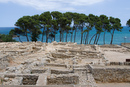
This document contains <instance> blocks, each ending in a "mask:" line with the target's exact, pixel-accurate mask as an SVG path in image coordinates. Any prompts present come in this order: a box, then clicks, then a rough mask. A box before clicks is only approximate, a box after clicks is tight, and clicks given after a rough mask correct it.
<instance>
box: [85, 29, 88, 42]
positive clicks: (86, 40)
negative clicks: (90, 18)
mask: <svg viewBox="0 0 130 87" xmlns="http://www.w3.org/2000/svg"><path fill="white" fill-rule="evenodd" d="M88 36H89V31H88V32H87V35H86V39H85V44H88Z"/></svg>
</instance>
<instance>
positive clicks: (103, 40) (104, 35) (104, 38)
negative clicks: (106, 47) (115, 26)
mask: <svg viewBox="0 0 130 87" xmlns="http://www.w3.org/2000/svg"><path fill="white" fill-rule="evenodd" d="M105 33H106V30H105V31H104V37H103V44H105Z"/></svg>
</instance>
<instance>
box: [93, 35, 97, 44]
mask: <svg viewBox="0 0 130 87" xmlns="http://www.w3.org/2000/svg"><path fill="white" fill-rule="evenodd" d="M96 40H97V34H96V37H95V40H94V44H96Z"/></svg>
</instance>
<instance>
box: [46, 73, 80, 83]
mask: <svg viewBox="0 0 130 87" xmlns="http://www.w3.org/2000/svg"><path fill="white" fill-rule="evenodd" d="M78 83H79V76H77V75H71V76H69V75H60V76H56V77H55V76H54V77H48V78H47V85H65V84H78Z"/></svg>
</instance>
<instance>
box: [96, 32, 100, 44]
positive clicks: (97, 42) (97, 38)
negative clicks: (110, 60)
mask: <svg viewBox="0 0 130 87" xmlns="http://www.w3.org/2000/svg"><path fill="white" fill-rule="evenodd" d="M99 38H100V34H99V35H98V38H97V41H96V44H98V41H99Z"/></svg>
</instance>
